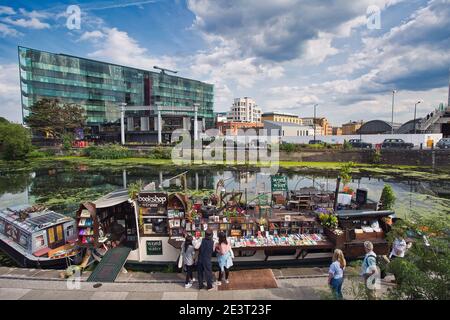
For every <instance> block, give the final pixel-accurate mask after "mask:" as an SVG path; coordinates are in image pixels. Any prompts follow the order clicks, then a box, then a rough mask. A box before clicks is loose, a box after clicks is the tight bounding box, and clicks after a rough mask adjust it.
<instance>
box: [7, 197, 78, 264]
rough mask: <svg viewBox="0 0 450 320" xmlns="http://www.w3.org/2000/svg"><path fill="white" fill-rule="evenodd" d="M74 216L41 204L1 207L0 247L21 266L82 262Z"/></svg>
mask: <svg viewBox="0 0 450 320" xmlns="http://www.w3.org/2000/svg"><path fill="white" fill-rule="evenodd" d="M76 239H77V236H76V226H75V220H74V219H73V218H70V217H67V216H65V215H63V214H60V213H57V212H54V211H51V210H47V209H45V208H44V207H43V206H41V205H34V206H30V205H20V206H15V207H9V208H6V209H3V210H1V211H0V248H1V249H2V250H3V251H4V252H5V253H6V254H7V255H8V256H9V257H10V258H11V259H12V260H13V261H15V262H16V263H17V264H18V265H19V266H21V267H25V268H43V269H45V268H52V269H62V268H66V267H68V266H69V265H70V264H73V263H79V262H78V258H79V251H78V249H77V245H76Z"/></svg>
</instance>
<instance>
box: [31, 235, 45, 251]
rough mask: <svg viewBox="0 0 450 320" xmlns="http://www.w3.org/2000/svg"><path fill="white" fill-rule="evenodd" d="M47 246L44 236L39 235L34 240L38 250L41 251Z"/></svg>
mask: <svg viewBox="0 0 450 320" xmlns="http://www.w3.org/2000/svg"><path fill="white" fill-rule="evenodd" d="M44 245H45V240H44V235H42V234H41V235H39V236H37V237H35V238H34V246H35V248H36V249H39V248H41V247H43V246H44Z"/></svg>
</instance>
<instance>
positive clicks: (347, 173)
mask: <svg viewBox="0 0 450 320" xmlns="http://www.w3.org/2000/svg"><path fill="white" fill-rule="evenodd" d="M354 165H355V164H354V163H353V162H351V161H350V162H348V163H345V164H343V165H342V167H341V170H340V172H339V175H340V176H341V178H342V183H343V184H344V186H346V185H348V184H349V183H350V182H351V181H352V168H353V167H354Z"/></svg>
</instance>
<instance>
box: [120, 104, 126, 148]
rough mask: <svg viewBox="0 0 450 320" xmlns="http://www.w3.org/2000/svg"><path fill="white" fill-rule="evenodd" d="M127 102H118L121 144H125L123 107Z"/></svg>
mask: <svg viewBox="0 0 450 320" xmlns="http://www.w3.org/2000/svg"><path fill="white" fill-rule="evenodd" d="M126 106H127V104H126V103H125V102H122V103H119V107H120V140H121V143H122V145H124V144H125V107H126Z"/></svg>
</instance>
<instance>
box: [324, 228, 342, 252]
mask: <svg viewBox="0 0 450 320" xmlns="http://www.w3.org/2000/svg"><path fill="white" fill-rule="evenodd" d="M323 233H324V234H325V235H326V236H327V238H328V239H330V241H331V242H333V243H334V245H335V246H336V249H341V250H342V249H343V248H344V244H345V233H344V232H342V234H340V235H337V234H336V233H334V232H333V231H332V230H331V229H329V228H327V227H323Z"/></svg>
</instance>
